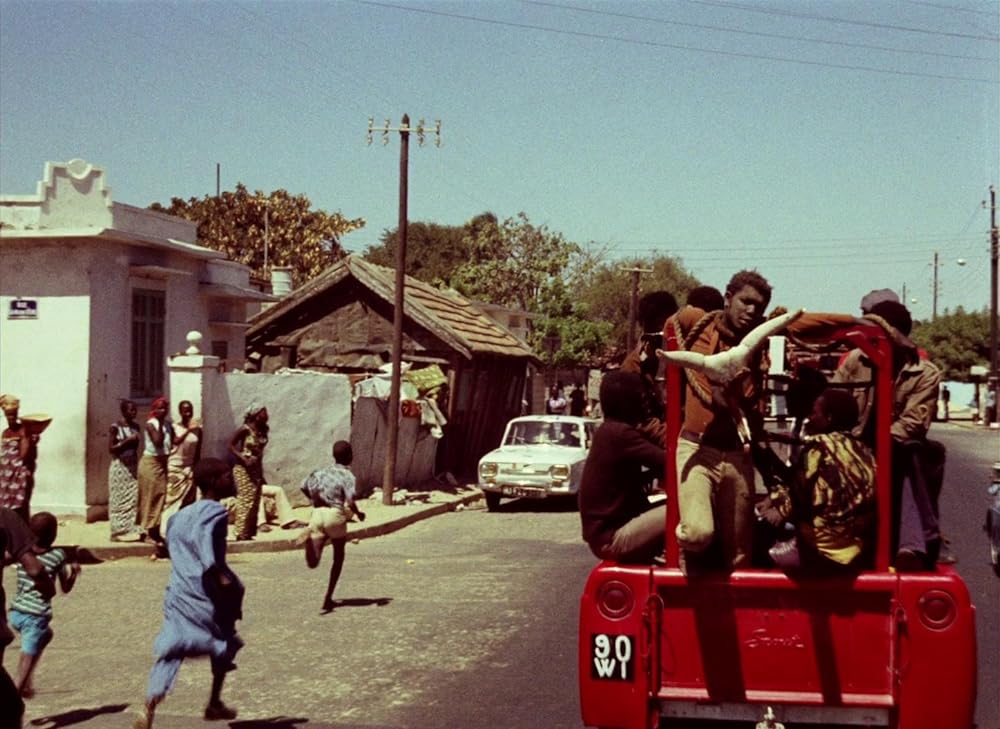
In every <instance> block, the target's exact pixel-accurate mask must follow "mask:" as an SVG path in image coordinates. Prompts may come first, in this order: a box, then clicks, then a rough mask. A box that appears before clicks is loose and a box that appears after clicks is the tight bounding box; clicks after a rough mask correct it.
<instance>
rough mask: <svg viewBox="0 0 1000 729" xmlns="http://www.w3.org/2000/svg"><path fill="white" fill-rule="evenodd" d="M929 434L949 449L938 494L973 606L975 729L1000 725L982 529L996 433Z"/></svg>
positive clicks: (999, 622)
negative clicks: (976, 678) (976, 676)
mask: <svg viewBox="0 0 1000 729" xmlns="http://www.w3.org/2000/svg"><path fill="white" fill-rule="evenodd" d="M931 437H932V438H936V439H937V440H940V441H941V442H943V443H944V444H945V446H946V447H947V448H948V462H947V466H946V469H945V478H946V480H945V486H944V489H943V491H942V493H941V500H940V507H941V527H942V529H943V530H944V532H945V534H946V535H947V536H948V537H949V538H950V539H951V542H952V547H953V550H954V552H955V555H956V556H957V557H958V565H957V568H958V571H959V573H960V574H961V575H962V578H963V579H964V580H965V582H966V584H967V585H968V587H969V591H970V593H971V594H972V601H973V603H974V604H975V605H976V639H977V642H978V644H979V698H978V701H977V702H976V726H977V727H978V729H1000V688H998V687H1000V577H997V576H996V575H995V574H993V570H992V567H991V565H990V562H989V547H988V545H989V542H988V541H987V539H986V534H985V533H984V532H983V529H982V527H983V521H984V517H985V514H986V506H987V503H988V500H987V496H986V487H987V486H988V485H989V480H990V471H989V468H990V465H991V464H992V463H993V462H994V461H996V460H998V459H1000V433H997V431H995V430H994V431H989V430H986V429H984V428H977V429H975V430H972V429H969V428H967V427H962V426H959V425H951V424H945V423H935V424H934V426H933V427H932V428H931Z"/></svg>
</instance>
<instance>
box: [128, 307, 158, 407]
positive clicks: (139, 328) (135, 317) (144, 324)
mask: <svg viewBox="0 0 1000 729" xmlns="http://www.w3.org/2000/svg"><path fill="white" fill-rule="evenodd" d="M166 313H167V297H166V293H165V292H163V291H152V290H149V289H133V290H132V373H131V390H132V393H131V397H133V398H150V397H157V396H158V395H162V394H163V370H164V364H163V362H164V358H165V356H166V355H165V352H164V348H163V342H164V322H165V321H166Z"/></svg>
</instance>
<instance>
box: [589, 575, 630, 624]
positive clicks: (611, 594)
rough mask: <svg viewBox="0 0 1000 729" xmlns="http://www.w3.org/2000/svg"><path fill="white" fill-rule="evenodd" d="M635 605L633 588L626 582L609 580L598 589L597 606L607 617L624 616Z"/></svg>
mask: <svg viewBox="0 0 1000 729" xmlns="http://www.w3.org/2000/svg"><path fill="white" fill-rule="evenodd" d="M634 606H635V597H634V596H633V595H632V588H630V587H629V586H628V585H626V584H625V583H624V582H619V581H618V580H609V581H608V582H605V583H604V584H603V585H601V587H600V589H599V590H598V591H597V608H598V610H600V611H601V614H602V615H604V617H606V618H611V619H612V620H617V619H619V618H624V617H625V616H626V615H628V614H629V613H630V612H632V608H633V607H634Z"/></svg>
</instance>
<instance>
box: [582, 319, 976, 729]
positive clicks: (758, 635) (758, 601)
mask: <svg viewBox="0 0 1000 729" xmlns="http://www.w3.org/2000/svg"><path fill="white" fill-rule="evenodd" d="M790 329H792V327H790ZM796 333H797V335H798V336H799V337H800V338H801V339H802V340H810V341H818V340H819V341H829V342H834V343H835V342H841V343H846V344H848V345H850V346H855V347H861V348H862V349H863V350H864V351H865V353H866V354H867V355H868V356H869V358H870V359H871V360H872V362H873V363H874V365H875V372H876V375H875V387H876V388H877V390H876V391H877V392H886V393H888V392H891V387H892V379H891V372H890V368H889V366H888V363H889V359H888V358H889V357H890V356H891V355H890V350H889V345H888V341H887V340H886V338H885V334H884V332H883V330H882V329H881V328H880V327H878V326H877V325H874V324H872V323H871V322H868V321H866V320H856V319H853V318H851V317H846V316H841V315H811V317H810V318H809V319H807V320H806V321H803V322H801V323H799V325H798V327H797V332H794V331H793V334H796ZM666 344H667V346H671V344H673V343H671V342H667V343H666ZM679 375H680V373H679V371H678V370H677V369H676V368H673V367H670V368H668V375H667V390H668V398H667V401H668V403H669V404H668V414H667V425H668V436H667V450H668V458H667V479H666V481H667V489H666V491H667V503H668V507H667V519H666V524H665V525H664V526H665V529H666V534H667V536H668V538H667V552H666V566H655V565H620V564H615V563H612V562H602V563H600V564H598V565H597V567H595V569H594V570H593V571H592V572H591V574H590V577H589V578H588V580H587V583H586V587H585V588H584V593H583V596H582V599H581V603H580V632H579V671H580V675H579V678H580V701H581V709H582V716H583V721H584V724H585V725H586V726H589V727H600V728H601V729H650V728H652V727H658V726H660V723H661V721H662V722H663V725H664V726H666V727H670V726H679V725H684V726H691V725H696V724H697V722H699V721H719V720H727V721H742V722H761V724H760V725H759V726H767V727H771V726H773V727H777V726H780V725H781V724H783V725H784V727H785V728H786V729H792V727H802V726H813V727H815V726H820V727H833V726H865V727H891V728H893V729H970V727H971V726H972V717H973V711H974V707H975V698H976V696H975V686H976V638H975V614H974V613H975V610H974V608H973V606H972V604H971V601H970V597H969V593H968V590H967V589H966V587H965V584H964V582H963V581H962V579H961V578H960V577H959V575H958V574H957V573H956V572H955V571H954V570H953V569H952V568H950V567H948V566H938V567H937V569H936V570H935V571H928V572H906V573H897V572H895V571H894V570H893V569H891V568H890V566H889V557H890V555H889V544H888V542H889V536H888V535H889V527H890V524H889V512H890V509H888V508H880V509H879V531H878V546H877V551H876V559H875V565H874V569H871V570H866V571H863V572H861V573H859V574H858V575H856V576H853V577H836V578H812V579H809V578H808V577H797V578H794V579H793V578H792V577H790V576H789V575H786V574H785V573H784V572H782V571H781V570H779V569H746V570H737V571H735V572H733V573H731V574H719V575H709V576H705V577H699V578H698V579H693V580H689V579H688V578H687V577H685V576H684V575H683V574H682V572H681V571H680V569H679V568H678V548H677V543H676V540H674V539H673V534H674V528H675V527H676V524H677V521H678V514H677V509H676V503H677V500H676V493H677V477H676V469H675V468H674V462H675V461H674V451H675V444H676V438H677V433H678V432H679V429H680V412H679V408H678V407H677V406H676V403H678V402H679V401H680V397H679V394H680V381H679V380H680V377H679ZM671 395H672V397H671ZM889 402H890V398H887V397H879V398H878V400H877V406H876V411H877V412H876V418H877V421H876V423H877V430H878V434H877V443H876V457H877V463H878V465H877V470H878V473H877V480H878V498H879V504H887V503H889V498H890V494H891V491H890V489H891V482H890V473H889V466H888V464H889V452H890V450H889V449H890V447H891V444H890V441H889V437H890V436H889V425H890V422H891V421H890V418H891V411H890V409H889ZM671 405H672V406H671ZM768 721H770V722H771V723H768ZM778 722H780V723H781V724H779V723H778ZM751 726H753V724H751Z"/></svg>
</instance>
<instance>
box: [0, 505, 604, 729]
mask: <svg viewBox="0 0 1000 729" xmlns="http://www.w3.org/2000/svg"><path fill="white" fill-rule="evenodd" d="M328 560H329V555H326V560H325V561H324V564H323V565H322V566H321V568H320V569H319V570H316V571H309V570H307V569H306V567H305V565H304V563H303V561H302V557H301V555H300V554H298V553H277V554H254V555H238V556H236V557H235V558H233V560H232V562H233V566H234V568H235V569H236V570H237V571H238V572H239V574H240V575H241V576H242V578H243V579H244V581H245V583H246V585H247V602H246V606H245V614H246V620H245V621H244V622H243V623H242V630H241V632H242V634H243V636H244V638H245V639H246V641H247V647H246V648H245V649H244V650H243V652H242V653H241V654H240V656H239V657H238V659H237V663H238V664H239V669H238V670H237V671H236V672H235V673H234V674H231V680H230V681H229V683H228V685H227V687H226V691H225V694H224V698H225V699H226V701H228V702H231V703H232V705H233V706H235V707H237V708H238V709H239V710H240V717H239V719H238V720H237V721H235V722H232V723H231V726H232V727H233V729H257V728H263V727H268V728H270V729H274V728H275V727H278V728H284V729H291V728H292V727H295V728H296V729H442V728H444V727H464V726H469V725H475V726H483V727H504V728H505V729H578V727H579V726H580V722H579V709H578V706H577V690H576V664H575V646H576V619H577V603H576V596H577V595H578V594H579V590H580V587H581V585H582V583H583V580H584V578H585V576H586V573H587V571H588V570H589V568H590V567H591V566H592V558H591V557H590V555H589V553H588V552H587V551H586V549H585V548H584V547H583V546H582V545H581V543H580V542H579V538H578V517H577V515H576V514H575V513H574V512H570V511H566V510H559V509H552V508H546V507H544V506H539V507H535V508H532V507H531V505H526V506H524V507H521V506H519V505H517V504H511V506H509V507H506V508H505V509H504V510H503V511H502V512H501V513H495V514H490V513H487V512H486V511H485V510H482V509H470V510H467V511H462V512H456V513H452V514H447V515H443V516H439V517H435V518H434V519H430V520H427V521H425V522H421V523H419V524H416V525H413V526H411V527H408V528H407V529H405V530H403V531H400V532H397V533H395V534H392V535H389V536H386V537H382V538H378V539H372V540H366V541H363V542H361V543H359V544H357V545H354V544H351V545H348V555H347V564H346V566H345V570H344V575H343V577H342V582H341V586H342V589H340V590H338V595H337V596H338V597H340V598H343V599H345V600H347V601H348V602H349V603H350V604H349V605H347V606H344V607H340V608H338V609H337V610H335V611H334V612H333V613H332V614H330V615H326V616H321V615H320V614H319V610H318V608H319V604H320V602H321V601H322V592H323V588H324V585H325V579H326V575H325V570H324V568H325V567H326V566H327V565H328ZM168 569H169V567H168V565H166V564H163V563H150V562H146V561H143V560H141V559H126V560H122V561H120V562H117V563H105V564H102V565H95V566H91V567H88V568H86V569H85V572H84V574H83V576H82V578H81V581H80V582H79V583H78V586H77V590H75V591H74V592H73V593H71V594H70V595H68V596H65V597H63V596H59V597H58V598H57V604H56V605H55V609H56V621H55V629H56V637H55V640H54V641H53V643H52V644H51V646H50V647H49V649H48V650H47V652H46V654H45V656H44V657H43V659H42V663H41V665H40V667H39V671H38V676H37V686H38V690H39V693H38V696H37V697H36V698H35V699H33V700H31V701H30V702H29V714H28V718H29V720H30V724H28V726H39V727H43V728H49V727H62V726H73V727H74V728H75V729H77V728H78V729H96V728H97V727H101V728H104V727H107V728H108V729H118V728H124V727H128V726H130V722H131V713H132V712H133V711H134V709H135V707H136V706H137V705H138V703H139V699H140V697H141V696H142V691H143V686H144V682H145V678H146V674H147V672H148V670H149V666H150V652H151V641H152V638H153V636H154V634H155V632H156V630H157V628H158V625H159V618H160V605H161V601H162V595H163V586H164V584H165V581H166V579H167V574H168ZM8 572H12V570H8ZM11 577H12V575H8V576H7V584H8V585H9V584H10V582H11V580H10V578H11ZM16 655H17V654H16V652H12V651H9V652H8V655H7V656H6V659H5V664H6V666H7V667H8V669H10V668H12V667H13V665H14V662H15V660H16ZM209 675H210V672H209V667H208V665H207V662H204V661H197V662H189V663H188V664H186V665H185V666H184V667H183V668H182V669H181V674H180V677H179V680H178V684H177V687H176V689H175V691H174V693H173V694H172V695H171V696H170V697H168V699H167V700H166V702H165V703H164V704H163V705H162V707H161V710H160V712H159V714H158V719H160V720H162V721H161V723H159V724H158V725H159V726H162V727H164V729H182V728H187V727H204V726H207V725H206V724H205V723H204V722H203V721H202V720H201V718H200V711H201V708H202V707H203V705H204V702H205V699H206V696H207V688H208V680H209Z"/></svg>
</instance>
